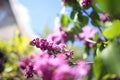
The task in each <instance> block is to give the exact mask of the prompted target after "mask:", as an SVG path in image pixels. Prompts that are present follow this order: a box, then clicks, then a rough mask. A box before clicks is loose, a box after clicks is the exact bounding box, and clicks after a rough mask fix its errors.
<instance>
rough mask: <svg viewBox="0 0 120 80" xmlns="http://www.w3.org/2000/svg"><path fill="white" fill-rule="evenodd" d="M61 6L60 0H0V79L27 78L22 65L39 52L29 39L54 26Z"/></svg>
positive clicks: (22, 79)
mask: <svg viewBox="0 0 120 80" xmlns="http://www.w3.org/2000/svg"><path fill="white" fill-rule="evenodd" d="M56 5H57V6H56ZM61 8H62V5H61V4H60V1H59V0H42V1H41V0H0V80H26V78H25V76H24V75H23V72H22V71H21V70H20V69H19V67H18V65H19V62H20V60H21V59H22V58H25V57H26V56H28V55H30V54H35V53H36V50H35V49H34V48H33V47H31V46H30V45H29V41H30V40H32V38H35V37H36V36H40V37H41V36H46V35H44V34H43V32H44V33H46V32H50V31H51V30H52V29H53V27H54V19H55V17H56V16H57V14H58V13H59V12H60V10H61ZM51 9H52V10H51ZM47 34H48V33H47Z"/></svg>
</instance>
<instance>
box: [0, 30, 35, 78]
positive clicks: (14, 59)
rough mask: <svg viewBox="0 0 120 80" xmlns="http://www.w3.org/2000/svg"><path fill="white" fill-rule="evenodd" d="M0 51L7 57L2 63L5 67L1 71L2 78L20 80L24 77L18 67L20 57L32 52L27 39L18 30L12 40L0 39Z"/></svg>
mask: <svg viewBox="0 0 120 80" xmlns="http://www.w3.org/2000/svg"><path fill="white" fill-rule="evenodd" d="M0 52H2V53H4V55H5V56H6V57H7V62H6V63H5V64H4V65H5V69H4V71H3V72H2V73H1V75H2V76H1V75H0V77H3V78H2V80H4V79H5V80H11V79H12V80H14V79H17V78H18V79H17V80H22V79H25V77H24V75H22V72H21V70H20V69H19V67H18V64H19V62H20V59H21V58H23V57H25V56H27V55H28V54H30V53H31V52H33V47H31V46H29V39H27V38H25V37H24V36H22V35H21V34H20V33H19V31H17V33H16V37H15V38H14V39H12V40H5V41H3V40H1V41H0Z"/></svg>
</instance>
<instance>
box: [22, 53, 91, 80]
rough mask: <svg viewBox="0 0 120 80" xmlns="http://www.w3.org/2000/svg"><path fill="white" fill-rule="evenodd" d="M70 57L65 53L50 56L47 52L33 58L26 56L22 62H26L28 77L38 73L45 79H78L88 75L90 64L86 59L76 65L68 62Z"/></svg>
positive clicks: (25, 68)
mask: <svg viewBox="0 0 120 80" xmlns="http://www.w3.org/2000/svg"><path fill="white" fill-rule="evenodd" d="M68 62H69V61H68V59H67V58H66V56H65V55H64V54H57V55H56V57H53V56H50V55H49V54H48V53H46V52H42V53H41V54H39V55H36V56H34V58H33V59H32V60H31V59H30V58H26V59H24V60H22V62H21V63H23V64H25V65H24V68H23V67H21V66H20V67H21V68H22V69H23V70H24V73H25V75H26V76H27V78H31V77H33V75H37V76H39V77H41V78H42V79H43V80H78V79H81V78H84V77H85V76H87V74H88V72H89V70H90V65H89V64H88V63H87V62H85V61H80V62H78V63H77V64H76V65H74V66H72V67H71V66H70V65H69V64H68Z"/></svg>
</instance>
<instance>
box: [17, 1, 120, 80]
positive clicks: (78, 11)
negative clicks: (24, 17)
mask: <svg viewBox="0 0 120 80" xmlns="http://www.w3.org/2000/svg"><path fill="white" fill-rule="evenodd" d="M61 2H62V4H63V7H64V8H63V9H64V11H63V12H62V13H60V14H59V20H58V25H56V26H57V29H56V30H55V31H54V32H53V33H52V34H49V35H48V37H46V38H44V39H43V38H35V39H33V40H32V41H31V42H30V45H32V46H36V47H37V48H39V49H40V52H39V54H37V55H35V56H34V57H32V58H30V57H27V58H25V59H23V60H21V62H20V64H19V67H20V68H21V69H22V70H23V71H24V74H25V76H26V77H27V78H31V77H34V76H37V77H39V78H41V79H42V80H119V79H120V68H119V66H120V63H119V60H120V58H119V57H120V54H119V52H120V27H119V26H120V16H119V14H120V10H119V7H120V5H119V3H120V1H119V0H114V1H112V0H61ZM68 8H70V9H71V11H69V12H68V13H69V14H66V12H65V11H66V9H68ZM68 26H69V27H68ZM68 28H69V30H68ZM80 43H82V44H83V45H81V44H80ZM76 44H77V45H76ZM74 45H76V46H77V47H75V48H78V47H80V48H78V49H79V50H78V51H77V49H74V48H73V46H74ZM70 47H71V49H70ZM78 54H81V58H80V57H78ZM113 64H114V66H113Z"/></svg>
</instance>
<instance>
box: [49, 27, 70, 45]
mask: <svg viewBox="0 0 120 80" xmlns="http://www.w3.org/2000/svg"><path fill="white" fill-rule="evenodd" d="M47 40H48V41H54V43H56V44H60V43H66V42H67V41H68V34H67V32H64V31H63V30H62V28H61V27H56V29H55V31H54V33H53V34H50V35H48V37H47Z"/></svg>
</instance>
